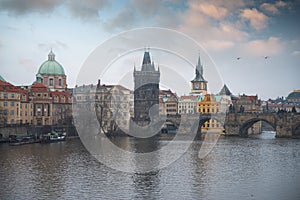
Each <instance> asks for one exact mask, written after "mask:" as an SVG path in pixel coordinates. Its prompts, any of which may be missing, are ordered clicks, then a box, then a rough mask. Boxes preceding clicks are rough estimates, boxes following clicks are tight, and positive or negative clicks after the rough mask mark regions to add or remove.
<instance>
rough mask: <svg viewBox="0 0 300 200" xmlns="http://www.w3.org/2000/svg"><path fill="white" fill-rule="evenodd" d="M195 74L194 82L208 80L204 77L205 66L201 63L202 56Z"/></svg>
mask: <svg viewBox="0 0 300 200" xmlns="http://www.w3.org/2000/svg"><path fill="white" fill-rule="evenodd" d="M195 74H196V77H195V78H194V79H193V80H192V82H206V80H205V79H204V78H203V66H202V64H201V60H200V56H199V58H198V63H197V65H196V70H195Z"/></svg>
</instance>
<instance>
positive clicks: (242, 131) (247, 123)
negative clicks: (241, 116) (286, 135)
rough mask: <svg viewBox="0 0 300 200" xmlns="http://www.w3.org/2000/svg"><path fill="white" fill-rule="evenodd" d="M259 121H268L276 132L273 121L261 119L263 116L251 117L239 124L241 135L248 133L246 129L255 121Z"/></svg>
mask: <svg viewBox="0 0 300 200" xmlns="http://www.w3.org/2000/svg"><path fill="white" fill-rule="evenodd" d="M259 121H263V122H266V123H268V124H269V125H271V126H272V128H273V129H274V131H275V132H276V124H275V123H274V122H271V121H270V120H267V119H263V118H252V119H249V120H247V121H246V122H244V123H243V124H242V125H241V126H240V135H241V136H247V135H248V129H249V128H250V127H252V126H253V125H254V124H255V123H257V122H259ZM276 134H277V133H276Z"/></svg>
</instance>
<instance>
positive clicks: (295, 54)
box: [292, 51, 300, 56]
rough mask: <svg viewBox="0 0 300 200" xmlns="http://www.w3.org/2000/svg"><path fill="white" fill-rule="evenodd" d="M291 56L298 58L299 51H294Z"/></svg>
mask: <svg viewBox="0 0 300 200" xmlns="http://www.w3.org/2000/svg"><path fill="white" fill-rule="evenodd" d="M292 55H293V56H300V51H294V52H293V53H292Z"/></svg>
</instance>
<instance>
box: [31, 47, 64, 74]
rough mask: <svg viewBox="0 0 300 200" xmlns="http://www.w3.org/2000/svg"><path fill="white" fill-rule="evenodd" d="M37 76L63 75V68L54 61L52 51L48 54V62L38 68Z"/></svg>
mask: <svg viewBox="0 0 300 200" xmlns="http://www.w3.org/2000/svg"><path fill="white" fill-rule="evenodd" d="M38 74H41V75H44V74H47V75H65V71H64V68H63V66H62V65H61V64H60V63H58V62H57V61H56V60H55V54H54V53H53V52H52V50H51V51H50V53H49V54H48V60H47V61H45V62H44V63H43V64H42V65H41V66H40V68H39V71H38ZM38 74H37V75H38Z"/></svg>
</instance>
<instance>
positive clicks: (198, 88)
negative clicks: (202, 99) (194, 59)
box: [191, 56, 207, 95]
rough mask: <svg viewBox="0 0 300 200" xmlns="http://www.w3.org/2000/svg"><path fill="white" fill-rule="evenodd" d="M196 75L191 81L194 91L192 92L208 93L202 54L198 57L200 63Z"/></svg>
mask: <svg viewBox="0 0 300 200" xmlns="http://www.w3.org/2000/svg"><path fill="white" fill-rule="evenodd" d="M195 74H196V77H195V78H194V79H193V80H192V81H191V83H192V92H191V94H202V95H205V94H206V93H207V81H206V80H205V79H204V78H203V65H202V64H201V61H200V56H199V58H198V64H197V66H196V71H195Z"/></svg>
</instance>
